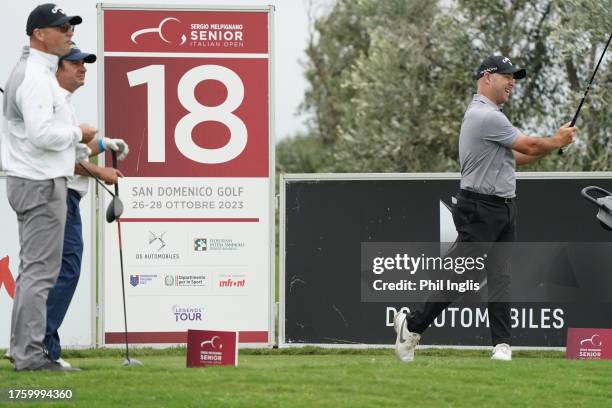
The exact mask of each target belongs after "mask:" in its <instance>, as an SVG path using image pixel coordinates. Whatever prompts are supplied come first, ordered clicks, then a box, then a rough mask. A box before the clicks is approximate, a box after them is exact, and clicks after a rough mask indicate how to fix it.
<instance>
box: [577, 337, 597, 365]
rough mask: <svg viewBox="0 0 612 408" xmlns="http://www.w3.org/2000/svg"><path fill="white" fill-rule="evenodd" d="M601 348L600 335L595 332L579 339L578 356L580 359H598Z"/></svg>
mask: <svg viewBox="0 0 612 408" xmlns="http://www.w3.org/2000/svg"><path fill="white" fill-rule="evenodd" d="M602 348H603V342H602V341H601V336H600V335H599V334H597V333H595V334H593V335H592V336H591V337H587V338H586V339H581V340H580V350H579V356H580V358H582V359H593V360H599V359H601V352H602Z"/></svg>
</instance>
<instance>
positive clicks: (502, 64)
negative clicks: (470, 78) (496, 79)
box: [476, 55, 527, 79]
mask: <svg viewBox="0 0 612 408" xmlns="http://www.w3.org/2000/svg"><path fill="white" fill-rule="evenodd" d="M487 72H490V73H492V74H514V79H523V78H525V76H527V71H525V69H524V68H519V67H515V66H514V65H513V64H512V61H510V58H508V57H504V56H503V55H491V56H490V57H488V58H487V59H485V60H484V61H482V64H480V67H479V68H478V71H476V79H480V78H482V76H483V75H484V74H485V73H487Z"/></svg>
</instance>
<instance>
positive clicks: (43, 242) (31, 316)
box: [7, 176, 67, 370]
mask: <svg viewBox="0 0 612 408" xmlns="http://www.w3.org/2000/svg"><path fill="white" fill-rule="evenodd" d="M66 194H67V187H66V179H65V178H56V179H51V180H42V181H36V180H27V179H23V178H19V177H10V176H9V177H8V178H7V197H8V201H9V204H10V205H11V207H12V208H13V210H15V213H17V222H18V227H19V245H20V247H21V249H20V251H19V261H20V262H19V275H18V276H17V280H16V281H15V299H14V302H13V314H12V316H11V348H10V350H11V357H13V360H14V361H15V369H17V370H24V369H35V368H38V367H40V366H42V365H43V364H44V363H45V362H46V361H47V357H46V356H45V353H44V351H43V340H44V338H45V328H46V324H47V296H48V295H49V290H50V289H51V288H52V287H53V285H54V284H55V280H56V279H57V276H58V275H59V271H60V266H61V263H62V247H63V242H64V239H63V238H64V226H65V223H66Z"/></svg>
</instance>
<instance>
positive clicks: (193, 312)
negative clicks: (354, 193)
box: [99, 4, 274, 345]
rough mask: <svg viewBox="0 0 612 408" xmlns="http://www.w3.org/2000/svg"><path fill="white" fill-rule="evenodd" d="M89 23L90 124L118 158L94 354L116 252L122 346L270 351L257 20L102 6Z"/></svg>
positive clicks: (267, 16) (114, 292)
mask: <svg viewBox="0 0 612 408" xmlns="http://www.w3.org/2000/svg"><path fill="white" fill-rule="evenodd" d="M99 15H100V23H101V26H102V27H103V30H102V34H101V35H102V41H101V43H102V44H103V45H102V47H103V48H102V49H101V50H100V53H99V54H101V55H103V66H104V68H103V69H102V70H100V74H101V84H104V99H103V103H102V104H101V106H103V107H104V112H103V117H102V118H101V123H103V124H104V126H103V127H104V129H105V134H107V135H116V136H113V137H121V138H123V139H126V140H127V141H128V143H129V144H130V146H131V153H130V155H129V156H128V158H127V159H126V160H125V161H122V162H119V169H120V170H121V171H122V172H123V174H124V175H125V176H126V177H125V178H123V179H122V180H121V183H120V188H119V190H120V194H119V195H120V198H121V200H122V202H123V204H124V207H125V212H124V214H123V215H122V216H121V219H120V231H121V241H120V240H119V228H118V227H119V225H117V224H116V223H113V224H106V223H104V227H103V228H104V250H103V252H102V256H101V257H100V259H101V261H102V265H103V271H104V273H103V279H104V283H103V287H104V293H103V303H104V316H103V342H104V343H105V344H120V343H122V342H123V341H124V334H125V329H124V318H123V304H122V299H121V294H122V292H121V283H122V282H121V265H120V263H119V244H120V242H121V243H122V250H123V261H124V263H123V266H124V281H123V284H124V286H125V294H126V301H127V319H128V332H129V333H128V337H129V339H130V341H131V342H134V343H141V344H147V343H185V342H186V340H187V329H205V330H231V331H238V332H239V341H240V342H241V343H252V344H263V345H269V344H271V343H272V341H273V323H274V313H273V286H272V285H273V277H274V273H273V268H274V262H273V249H274V233H273V225H274V223H273V220H274V218H273V206H272V203H273V188H274V166H273V162H274V160H273V153H272V148H273V146H274V143H273V142H272V137H271V133H270V129H271V128H272V124H271V121H270V118H271V97H270V95H271V92H270V90H271V84H270V67H271V52H270V38H271V36H270V25H271V11H270V9H269V8H259V9H251V10H230V11H226V10H210V9H208V10H205V9H202V8H197V7H190V8H182V9H176V8H173V9H165V8H154V9H151V8H150V7H147V8H146V9H145V8H138V7H131V8H126V7H121V6H112V5H106V4H105V5H102V6H101V9H100V14H99ZM110 164H111V163H110V160H109V159H108V157H107V165H110ZM109 202H110V196H107V197H106V198H105V201H104V204H103V205H104V206H106V205H108V203H109Z"/></svg>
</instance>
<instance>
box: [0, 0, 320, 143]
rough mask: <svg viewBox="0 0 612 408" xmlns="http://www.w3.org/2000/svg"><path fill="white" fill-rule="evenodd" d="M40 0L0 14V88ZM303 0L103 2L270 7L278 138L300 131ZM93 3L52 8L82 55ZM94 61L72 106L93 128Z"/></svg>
mask: <svg viewBox="0 0 612 408" xmlns="http://www.w3.org/2000/svg"><path fill="white" fill-rule="evenodd" d="M44 1H45V0H38V1H31V0H21V1H19V2H15V3H13V4H12V6H11V7H5V8H4V9H3V10H2V14H3V19H2V20H3V23H2V24H1V25H0V38H2V62H1V63H0V84H2V87H3V85H4V83H5V82H6V79H7V78H8V76H9V74H10V72H11V70H12V68H13V66H14V65H15V63H16V62H17V60H18V59H19V55H20V54H21V49H22V47H23V46H24V45H27V44H28V37H27V36H26V34H25V25H26V21H27V18H28V15H29V14H30V12H31V11H32V10H33V9H34V8H35V7H36V6H37V5H39V4H41V3H43V2H44ZM308 1H309V0H259V1H257V0H213V1H209V0H178V1H172V0H166V1H159V0H157V1H156V0H123V1H113V0H110V1H104V3H109V4H113V3H117V4H126V3H130V4H167V5H172V4H177V5H183V4H189V5H202V6H206V5H209V6H226V5H227V6H241V5H245V6H249V5H258V6H267V5H274V6H275V13H274V30H275V38H274V54H273V55H274V59H275V67H274V73H275V78H274V79H275V101H274V103H275V126H274V127H275V129H276V134H275V137H276V139H277V140H278V139H282V138H284V137H287V136H289V135H294V134H296V133H297V132H299V131H303V130H305V128H306V127H305V119H306V117H305V116H304V115H298V114H297V110H298V107H299V105H300V103H301V102H302V100H303V97H304V91H305V90H306V87H307V82H306V80H305V79H304V75H303V68H302V65H301V63H300V62H303V61H305V54H304V49H305V47H306V44H307V39H308V24H309V23H308V15H307V11H306V9H307V6H306V4H308V3H307V2H308ZM329 1H330V0H318V1H314V3H315V6H316V7H314V10H315V11H317V12H319V13H320V12H323V7H322V6H321V4H325V3H327V2H329ZM96 3H97V2H96V1H95V0H62V1H59V2H57V4H58V5H59V6H60V7H61V8H62V9H63V10H64V11H65V12H66V13H67V14H68V15H79V16H81V17H82V18H83V24H81V25H79V26H78V27H77V29H76V31H75V35H74V37H73V39H74V41H75V42H76V43H77V45H78V46H79V48H81V49H82V50H83V51H86V52H87V51H89V52H94V53H96V52H97V49H98V47H97V10H96ZM97 76H98V71H97V63H96V64H91V65H89V66H88V72H87V81H86V84H85V86H83V87H82V88H81V89H79V90H78V91H77V92H76V93H75V99H74V103H75V106H76V107H77V115H78V116H79V119H80V120H81V121H82V122H85V123H90V124H92V125H94V126H97V121H98V120H97V118H98V116H97V113H96V112H97V111H96V109H97V103H96V101H97V97H98V92H97V86H96V79H97Z"/></svg>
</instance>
